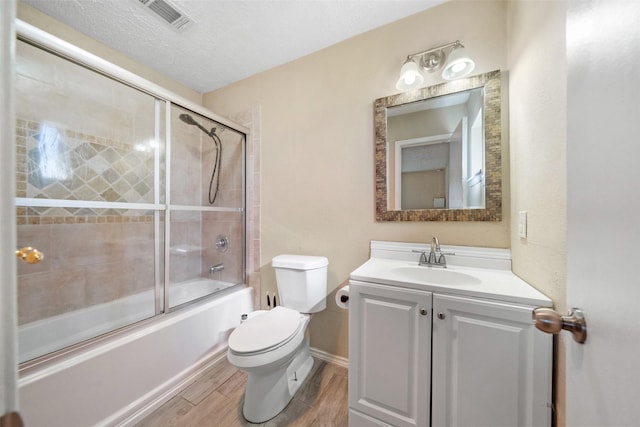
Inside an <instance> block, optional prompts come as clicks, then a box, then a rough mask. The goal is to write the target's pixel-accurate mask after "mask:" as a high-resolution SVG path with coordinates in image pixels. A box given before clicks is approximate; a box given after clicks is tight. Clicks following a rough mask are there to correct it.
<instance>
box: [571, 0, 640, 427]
mask: <svg viewBox="0 0 640 427" xmlns="http://www.w3.org/2000/svg"><path fill="white" fill-rule="evenodd" d="M639 16H640V2H637V1H617V0H590V1H580V2H567V61H568V62H567V65H568V76H567V112H568V123H567V302H568V305H569V306H571V307H579V308H581V309H582V310H583V311H584V314H585V318H586V321H587V327H588V336H587V341H586V343H585V344H584V345H580V344H577V343H576V342H574V341H573V339H572V338H571V335H569V334H567V333H564V332H563V341H564V346H565V349H566V381H567V394H566V397H567V403H566V423H567V425H568V426H622V425H636V426H637V425H638V424H639V423H640V405H638V395H639V392H638V384H640V364H639V363H638V357H639V354H640V318H639V317H638V312H639V310H638V304H640V274H639V273H640V270H639V269H638V258H639V256H640V250H639V249H638V244H639V243H640V221H639V216H640V215H639V214H640V167H639V165H638V162H639V161H640V160H639V159H640V143H639V141H640V135H639V133H640V130H639V127H638V122H639V120H640V78H639V76H640V27H638V17H639Z"/></svg>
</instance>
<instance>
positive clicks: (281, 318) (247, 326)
mask: <svg viewBox="0 0 640 427" xmlns="http://www.w3.org/2000/svg"><path fill="white" fill-rule="evenodd" d="M300 323H301V322H300V313H298V312H297V311H295V310H292V309H290V308H286V307H281V306H279V307H275V308H274V309H273V310H269V311H267V312H266V313H264V314H261V315H259V316H255V317H252V318H250V319H249V320H246V321H245V322H243V323H241V324H240V326H238V327H237V328H236V329H235V330H234V331H233V333H231V336H230V337H229V348H230V349H231V350H233V351H234V352H236V353H256V352H260V351H264V350H267V349H269V348H271V347H275V346H277V345H279V344H281V343H283V342H285V341H287V340H288V339H289V338H291V337H292V336H293V335H294V334H295V333H296V332H297V331H298V329H299V328H300Z"/></svg>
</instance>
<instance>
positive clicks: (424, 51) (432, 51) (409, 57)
mask: <svg viewBox="0 0 640 427" xmlns="http://www.w3.org/2000/svg"><path fill="white" fill-rule="evenodd" d="M450 47H452V48H454V49H457V48H459V47H464V46H463V45H462V43H460V40H456V41H454V42H451V43H447V44H444V45H442V46H439V47H434V48H433V49H427V50H423V51H422V52H417V53H412V54H411V55H407V59H414V58H416V57H424V56H425V55H427V54H429V53H434V52H438V51H441V50H445V49H449V48H450Z"/></svg>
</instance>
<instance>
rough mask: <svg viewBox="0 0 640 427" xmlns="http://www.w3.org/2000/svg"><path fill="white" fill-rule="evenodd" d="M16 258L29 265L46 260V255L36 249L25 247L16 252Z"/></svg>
mask: <svg viewBox="0 0 640 427" xmlns="http://www.w3.org/2000/svg"><path fill="white" fill-rule="evenodd" d="M16 257H17V258H18V259H20V260H22V261H24V262H26V263H27V264H35V263H37V262H40V261H42V260H43V259H44V254H43V253H42V252H40V251H39V250H37V249H36V248H32V247H31V246H25V247H24V248H21V249H18V250H17V251H16Z"/></svg>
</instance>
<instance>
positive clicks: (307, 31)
mask: <svg viewBox="0 0 640 427" xmlns="http://www.w3.org/2000/svg"><path fill="white" fill-rule="evenodd" d="M23 1H24V2H25V3H27V4H28V5H30V6H32V7H35V8H36V9H38V10H40V11H42V12H44V13H45V14H47V15H49V16H51V17H53V18H55V19H57V20H59V21H61V22H64V23H65V24H67V25H69V26H71V27H73V28H74V29H76V30H78V31H80V32H82V33H84V34H86V35H88V36H90V37H92V38H94V39H96V40H98V41H100V42H102V43H104V44H106V45H107V46H110V47H112V48H114V49H116V50H118V51H120V52H122V53H124V54H126V55H127V56H129V57H131V58H134V59H136V60H138V61H139V62H141V63H143V64H145V65H147V66H149V67H151V68H154V69H156V70H158V71H160V72H162V73H164V74H166V75H168V76H169V77H171V78H173V79H175V80H177V81H179V82H181V83H182V84H184V85H186V86H188V87H190V88H192V89H194V90H196V91H198V92H200V93H206V92H209V91H212V90H215V89H217V88H220V87H223V86H226V85H228V84H230V83H233V82H235V81H238V80H241V79H244V78H246V77H249V76H251V75H254V74H256V73H259V72H261V71H264V70H268V69H270V68H273V67H276V66H278V65H280V64H284V63H286V62H289V61H292V60H294V59H296V58H300V57H302V56H305V55H308V54H310V53H312V52H315V51H317V50H320V49H323V48H325V47H327V46H330V45H333V44H336V43H338V42H340V41H342V40H346V39H348V38H350V37H353V36H355V35H357V34H360V33H363V32H366V31H368V30H371V29H373V28H376V27H379V26H381V25H384V24H387V23H389V22H393V21H396V20H398V19H401V18H404V17H406V16H409V15H412V14H414V13H417V12H419V11H422V10H425V9H428V8H430V7H433V6H435V5H437V4H441V3H443V2H444V1H445V0H173V3H174V4H175V5H176V6H177V7H178V8H179V9H181V10H182V12H184V13H185V14H186V15H187V16H188V17H190V18H191V19H192V20H193V21H194V22H193V23H192V24H191V25H190V26H189V27H188V28H186V29H185V30H183V31H178V30H175V29H174V28H172V27H171V26H170V25H169V24H167V23H165V22H164V21H162V20H161V19H160V18H158V17H157V16H155V15H154V14H152V13H151V11H150V10H149V9H148V8H146V7H145V6H143V5H142V4H141V3H140V2H139V0H23Z"/></svg>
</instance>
